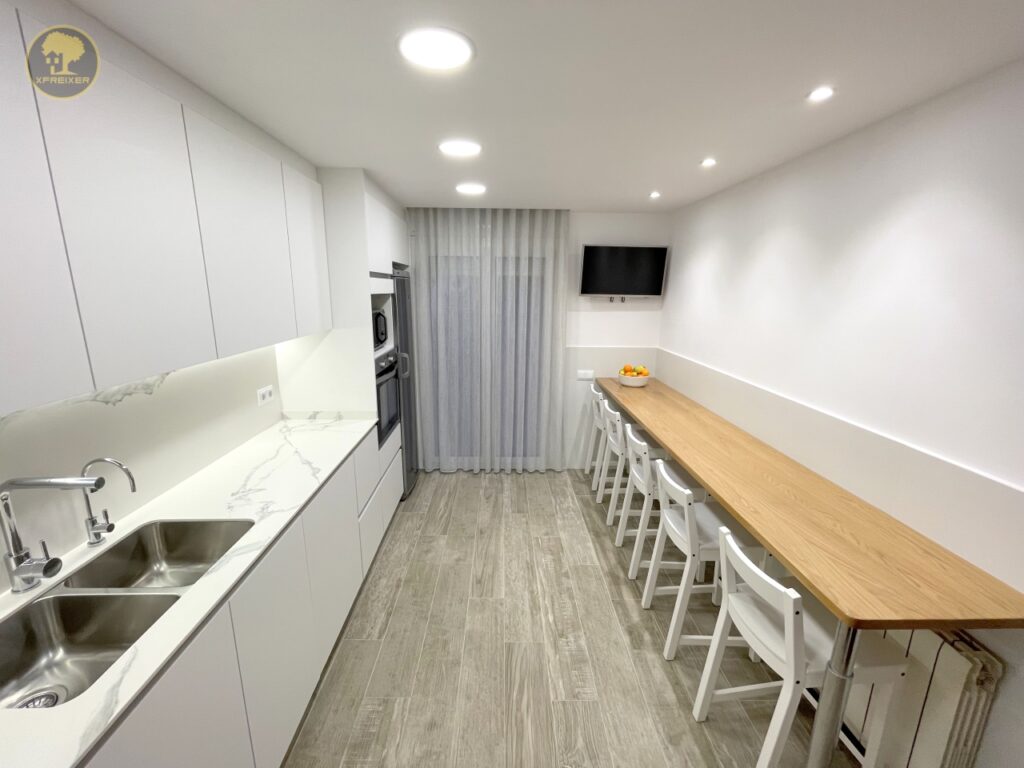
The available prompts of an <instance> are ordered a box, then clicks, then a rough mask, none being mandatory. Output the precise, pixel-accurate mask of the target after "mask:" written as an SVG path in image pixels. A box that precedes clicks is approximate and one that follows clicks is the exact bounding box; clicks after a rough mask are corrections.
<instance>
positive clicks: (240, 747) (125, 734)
mask: <svg viewBox="0 0 1024 768" xmlns="http://www.w3.org/2000/svg"><path fill="white" fill-rule="evenodd" d="M86 765H87V766H88V768H126V766H146V768H181V767H182V766H186V765H187V766H189V768H253V758H252V745H251V744H250V743H249V726H248V724H247V723H246V717H245V704H244V702H243V700H242V684H241V680H240V679H239V676H238V659H237V657H236V655H235V638H234V635H233V634H232V631H231V616H230V614H229V613H228V609H227V607H223V608H221V609H220V611H218V612H217V613H216V614H214V616H213V618H212V619H210V621H209V622H208V623H207V625H206V626H205V627H203V629H201V630H200V631H199V634H198V635H196V637H195V638H193V640H192V642H190V643H189V644H188V647H187V648H185V650H184V651H183V652H182V653H181V655H180V656H178V657H177V658H176V659H175V660H174V661H173V662H171V666H170V667H169V668H168V669H167V671H166V672H164V674H163V675H162V676H161V677H160V678H159V679H158V680H157V681H156V683H155V684H154V685H153V687H152V688H150V689H149V690H148V691H147V692H146V693H145V694H144V697H143V699H142V700H141V701H140V702H139V703H138V704H137V705H136V706H135V709H133V710H132V711H131V712H129V713H128V716H127V717H126V718H125V719H124V721H122V722H121V724H120V725H118V726H117V728H116V730H115V731H114V732H113V734H111V736H110V737H109V738H108V739H107V741H106V742H104V744H103V745H102V746H101V747H100V748H99V750H98V751H97V752H96V754H94V755H93V757H92V758H91V759H90V760H89V761H88V762H87V763H86Z"/></svg>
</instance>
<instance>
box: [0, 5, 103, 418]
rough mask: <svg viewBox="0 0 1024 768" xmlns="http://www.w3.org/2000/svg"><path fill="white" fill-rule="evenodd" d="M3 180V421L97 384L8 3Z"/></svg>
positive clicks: (3, 16)
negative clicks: (4, 363) (6, 416)
mask: <svg viewBox="0 0 1024 768" xmlns="http://www.w3.org/2000/svg"><path fill="white" fill-rule="evenodd" d="M44 98H46V97H40V101H42V100H43V99H44ZM0 174H2V176H3V183H2V184H0V243H2V245H0V329H2V330H0V359H2V360H5V361H7V362H8V365H5V367H4V368H5V370H4V375H3V376H2V377H0V416H3V415H4V414H6V413H9V412H11V411H15V410H19V409H22V408H31V407H33V406H36V405H42V404H43V403H47V402H51V401H53V400H62V399H64V398H66V397H70V396H71V395H77V394H80V393H82V392H88V391H89V390H91V389H92V388H93V381H92V375H91V373H90V372H89V359H88V356H87V353H86V348H85V338H84V337H83V335H82V326H81V324H80V322H79V318H78V308H77V306H76V304H75V290H74V286H73V284H72V281H71V272H70V270H69V269H68V262H67V255H66V254H65V252H64V243H63V241H62V240H61V232H60V221H59V219H58V218H57V206H56V204H55V203H54V200H53V187H52V186H51V184H50V173H49V170H48V168H47V165H46V152H45V150H44V148H43V136H42V132H41V130H40V127H39V116H38V114H37V113H36V105H35V100H34V98H33V94H32V84H31V83H30V82H29V79H28V75H27V73H26V72H25V49H24V47H23V46H22V42H21V32H20V30H19V29H18V19H17V16H16V15H15V13H14V9H13V8H12V7H11V6H9V5H6V4H4V3H2V2H0ZM10 363H13V365H12V364H10Z"/></svg>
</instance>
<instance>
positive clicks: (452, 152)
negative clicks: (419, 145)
mask: <svg viewBox="0 0 1024 768" xmlns="http://www.w3.org/2000/svg"><path fill="white" fill-rule="evenodd" d="M438 149H440V150H441V153H442V154H444V155H448V157H476V156H477V155H479V154H480V145H479V144H477V143H476V142H475V141H470V140H469V139H447V140H445V141H442V142H441V143H440V144H439V145H438Z"/></svg>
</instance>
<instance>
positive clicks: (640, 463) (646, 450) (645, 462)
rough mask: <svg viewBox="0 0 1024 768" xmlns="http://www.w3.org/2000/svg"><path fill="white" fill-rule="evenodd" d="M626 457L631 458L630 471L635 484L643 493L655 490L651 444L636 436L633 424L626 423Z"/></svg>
mask: <svg viewBox="0 0 1024 768" xmlns="http://www.w3.org/2000/svg"><path fill="white" fill-rule="evenodd" d="M626 457H627V458H628V459H629V472H630V474H631V475H633V484H634V485H636V486H637V487H638V489H639V490H640V492H641V493H650V492H651V491H652V490H653V489H652V488H651V452H650V446H648V445H647V443H646V442H644V441H643V440H641V439H640V438H639V437H637V436H636V431H635V430H634V428H633V425H632V424H627V425H626Z"/></svg>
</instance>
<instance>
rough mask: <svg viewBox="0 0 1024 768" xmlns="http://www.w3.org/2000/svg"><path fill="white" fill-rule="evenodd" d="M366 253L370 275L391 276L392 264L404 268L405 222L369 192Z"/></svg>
mask: <svg viewBox="0 0 1024 768" xmlns="http://www.w3.org/2000/svg"><path fill="white" fill-rule="evenodd" d="M366 250H367V254H368V258H369V262H370V271H371V272H383V273H384V274H388V275H390V274H391V272H392V271H393V269H394V267H393V265H392V263H391V262H393V261H397V262H399V263H401V264H407V263H408V259H407V257H406V225H405V219H403V218H402V217H401V216H398V215H397V214H396V213H395V212H394V211H392V210H391V208H390V207H388V206H387V205H386V204H385V203H383V202H381V201H380V200H378V199H377V198H376V197H375V196H374V195H373V193H372V192H367V195H366Z"/></svg>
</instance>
